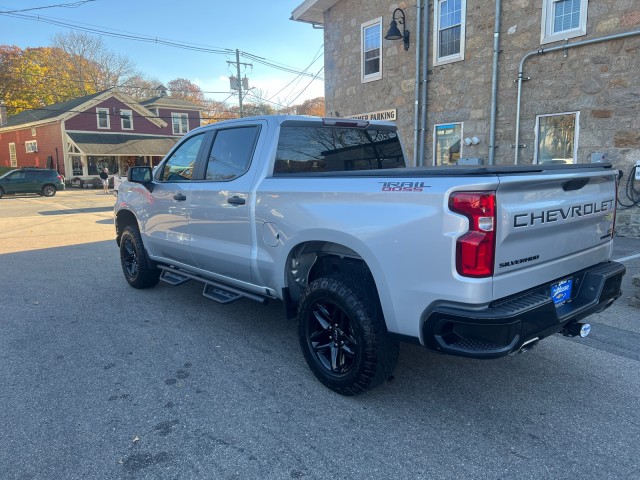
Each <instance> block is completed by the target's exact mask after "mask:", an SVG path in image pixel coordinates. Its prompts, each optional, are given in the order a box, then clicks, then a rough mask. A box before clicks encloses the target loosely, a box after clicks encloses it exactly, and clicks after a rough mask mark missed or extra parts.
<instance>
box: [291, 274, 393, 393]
mask: <svg viewBox="0 0 640 480" xmlns="http://www.w3.org/2000/svg"><path fill="white" fill-rule="evenodd" d="M298 339H299V341H300V346H301V347H302V352H303V354H304V357H305V360H306V361H307V364H308V365H309V368H311V371H312V372H313V373H314V375H315V376H316V377H317V378H318V380H320V382H322V383H323V384H324V385H325V386H326V387H328V388H330V389H331V390H333V391H335V392H337V393H339V394H341V395H356V394H359V393H362V392H364V391H366V390H368V389H370V388H373V387H375V386H376V385H379V384H380V383H382V382H384V381H385V380H387V379H388V378H389V377H390V376H391V374H392V373H393V370H394V368H395V365H396V362H397V359H398V351H399V347H398V343H397V342H396V341H394V340H393V339H391V338H390V336H389V334H388V332H387V330H386V327H385V324H384V318H383V316H382V311H381V308H380V306H379V302H378V298H377V294H376V292H375V288H374V286H373V281H370V282H366V283H362V282H361V281H360V280H357V279H355V278H352V277H348V276H342V275H336V276H330V277H323V278H319V279H317V280H314V281H313V282H311V283H310V284H309V286H308V287H307V289H306V290H305V292H304V293H303V295H302V298H301V299H300V304H299V307H298Z"/></svg>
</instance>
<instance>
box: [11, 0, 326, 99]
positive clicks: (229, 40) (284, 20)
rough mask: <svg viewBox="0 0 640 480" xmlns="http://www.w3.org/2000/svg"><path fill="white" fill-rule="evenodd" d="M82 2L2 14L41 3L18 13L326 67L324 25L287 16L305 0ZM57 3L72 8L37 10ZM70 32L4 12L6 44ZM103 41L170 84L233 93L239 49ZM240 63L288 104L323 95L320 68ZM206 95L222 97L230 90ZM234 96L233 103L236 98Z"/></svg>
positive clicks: (43, 2)
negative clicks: (187, 82) (288, 69)
mask: <svg viewBox="0 0 640 480" xmlns="http://www.w3.org/2000/svg"><path fill="white" fill-rule="evenodd" d="M76 3H81V1H79V0H0V12H6V11H12V10H23V9H29V8H38V9H37V10H30V11H24V12H20V15H29V16H32V17H35V16H38V15H40V16H41V17H45V18H46V19H51V20H54V21H61V22H65V23H66V22H68V23H73V24H80V25H81V26H83V27H89V28H95V29H98V30H103V31H110V32H114V33H116V34H125V35H126V34H134V35H138V36H145V37H158V38H161V39H164V40H169V41H172V42H177V43H181V44H185V43H186V44H195V45H198V46H203V47H206V48H213V49H230V50H233V51H234V52H235V49H240V50H241V51H244V52H248V53H250V54H252V55H255V56H257V57H262V58H264V59H266V60H267V61H269V62H271V63H275V64H278V65H285V66H287V67H292V68H293V69H294V70H298V71H303V70H305V69H307V67H308V66H309V64H310V63H311V62H312V60H313V59H314V58H316V57H317V56H318V55H319V58H318V59H317V61H316V62H315V63H313V65H312V66H311V67H309V69H308V72H309V73H311V74H312V75H315V74H316V73H318V71H319V70H320V69H321V67H322V66H323V57H322V43H323V32H322V30H316V29H313V28H312V27H311V25H308V24H303V23H299V22H294V21H291V20H289V17H290V16H291V12H292V11H293V10H294V9H295V8H296V7H297V6H298V5H299V4H301V3H302V0H242V1H222V0H182V1H175V0H174V1H167V0H156V1H151V0H92V1H88V2H87V3H84V4H82V5H80V6H78V7H75V8H70V4H76ZM53 5H68V6H66V7H64V6H57V7H54V8H39V7H48V6H53ZM69 31H70V29H69V28H66V27H63V26H59V25H52V24H49V23H46V22H42V21H38V20H35V19H23V18H16V17H14V16H8V15H0V44H9V45H17V46H18V47H21V48H26V47H40V46H47V45H50V44H51V38H52V37H53V35H55V34H56V33H58V32H63V33H64V32H69ZM102 39H103V41H104V42H105V45H106V46H107V47H108V48H109V49H110V50H111V51H113V52H114V53H117V54H120V55H124V56H126V57H128V58H129V59H131V60H132V61H133V62H134V64H135V65H136V67H137V69H138V70H139V71H140V72H142V73H143V74H145V75H146V76H151V77H155V78H158V79H159V80H160V81H162V82H165V83H166V82H168V81H169V80H172V79H174V78H178V77H182V78H187V79H189V80H191V81H192V82H194V83H196V84H197V85H199V86H200V87H201V88H202V90H204V91H205V92H229V80H228V77H229V76H230V75H232V74H235V71H236V70H235V66H231V65H228V64H227V60H230V61H235V53H233V54H228V55H226V54H216V53H208V52H196V51H190V50H185V49H179V48H175V47H170V46H166V45H161V44H155V43H148V42H139V41H134V40H125V39H122V38H113V37H109V36H102ZM240 61H241V62H245V63H252V64H253V67H243V69H242V74H243V75H244V74H246V75H247V77H249V82H250V86H251V87H255V88H256V89H259V90H261V91H262V92H263V94H265V97H266V98H268V99H271V101H273V102H279V103H284V104H286V103H289V102H291V101H293V100H294V98H295V97H296V96H297V97H298V98H297V99H296V100H295V101H294V102H293V103H294V104H299V103H301V102H302V101H303V100H305V99H308V98H314V97H318V96H323V95H324V84H323V82H322V80H321V78H322V76H323V73H324V72H320V78H319V79H316V80H312V77H308V76H305V77H301V76H297V75H296V74H295V73H289V72H285V71H282V70H280V69H277V68H273V67H270V66H266V65H263V64H261V63H259V62H256V61H254V60H251V59H248V58H241V60H240ZM290 82H292V83H291V84H290V85H289V86H288V87H286V85H287V84H288V83H290ZM285 87H286V88H285ZM282 89H284V90H282ZM280 90H282V91H280ZM279 91H280V92H279ZM206 95H207V97H209V98H213V99H216V100H224V99H225V98H228V96H229V93H226V94H225V93H207V94H206ZM236 98H237V97H232V98H229V100H228V101H229V102H230V103H235V102H236V101H237V100H235V99H236Z"/></svg>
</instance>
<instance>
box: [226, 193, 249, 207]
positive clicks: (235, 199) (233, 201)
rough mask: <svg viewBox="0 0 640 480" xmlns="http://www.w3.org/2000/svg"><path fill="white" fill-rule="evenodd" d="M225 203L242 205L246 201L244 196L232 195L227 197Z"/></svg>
mask: <svg viewBox="0 0 640 480" xmlns="http://www.w3.org/2000/svg"><path fill="white" fill-rule="evenodd" d="M227 203H230V204H231V205H244V204H245V203H246V202H245V199H244V198H240V197H239V196H237V195H234V196H233V197H231V198H227Z"/></svg>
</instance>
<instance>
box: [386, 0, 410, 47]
mask: <svg viewBox="0 0 640 480" xmlns="http://www.w3.org/2000/svg"><path fill="white" fill-rule="evenodd" d="M397 12H400V14H402V18H400V17H398V20H396V13H397ZM405 21H406V19H405V16H404V11H403V10H402V9H401V8H396V9H395V10H394V11H393V16H392V19H391V25H390V26H389V31H388V32H387V34H386V35H385V36H384V38H385V40H400V39H402V40H403V41H404V49H405V50H409V30H407V29H406V28H405ZM398 23H400V25H402V33H400V29H399V28H398Z"/></svg>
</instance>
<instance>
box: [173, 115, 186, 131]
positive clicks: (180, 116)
mask: <svg viewBox="0 0 640 480" xmlns="http://www.w3.org/2000/svg"><path fill="white" fill-rule="evenodd" d="M182 117H186V118H187V131H186V132H176V128H175V124H174V123H173V119H174V118H182ZM180 125H182V122H180ZM171 131H172V132H173V134H174V135H184V134H186V133H187V132H188V131H189V114H188V113H174V112H171Z"/></svg>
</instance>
